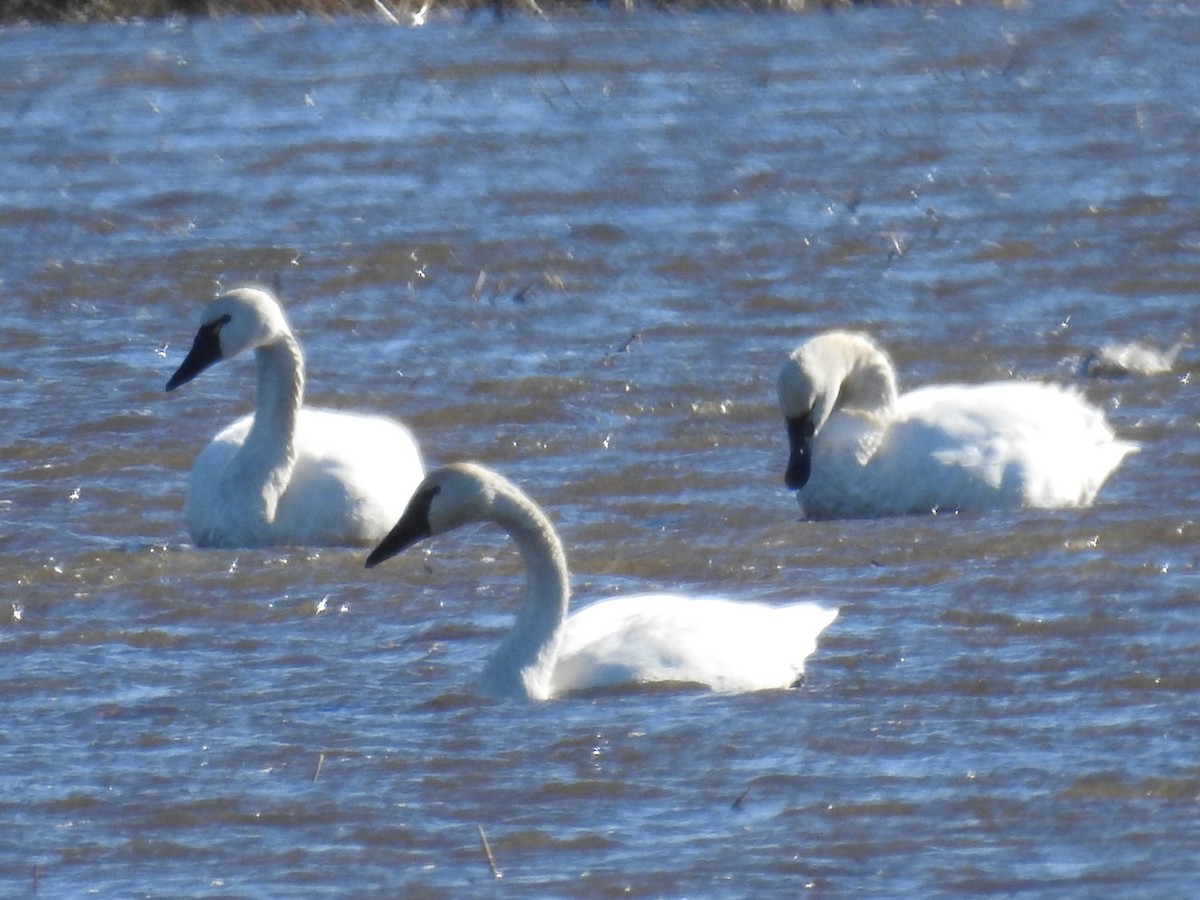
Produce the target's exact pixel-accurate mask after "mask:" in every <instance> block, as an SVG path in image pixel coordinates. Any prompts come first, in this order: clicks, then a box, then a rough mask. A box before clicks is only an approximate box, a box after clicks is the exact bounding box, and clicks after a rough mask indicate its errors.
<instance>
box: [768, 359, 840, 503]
mask: <svg viewBox="0 0 1200 900" xmlns="http://www.w3.org/2000/svg"><path fill="white" fill-rule="evenodd" d="M812 344H813V342H812V341H810V342H808V343H807V344H804V345H802V346H800V347H797V348H796V349H795V350H794V351H792V353H791V355H790V356H789V357H788V358H787V362H785V363H784V364H783V368H782V369H780V370H779V382H778V385H777V387H778V393H779V411H780V412H781V413H783V419H784V422H785V423H786V424H787V436H788V450H789V452H788V464H787V470H786V471H785V472H784V476H783V480H784V483H785V484H786V485H787V486H788V487H789V488H791V489H792V490H793V491H796V490H799V489H800V488H802V487H804V485H805V484H807V483H808V478H809V476H810V475H811V474H812V445H813V439H814V438H815V437H816V434H817V432H818V431H820V430H821V426H822V425H824V424H825V420H826V419H828V418H829V414H830V413H831V412H833V407H834V403H835V402H836V400H837V396H838V390H839V388H840V386H841V385H840V379H838V378H837V377H836V376H835V373H834V372H833V370H832V369H831V367H829V366H827V365H825V364H824V359H823V355H822V354H821V353H820V352H814V351H819V350H820V347H817V348H814V347H813V346H812ZM835 382H837V383H835Z"/></svg>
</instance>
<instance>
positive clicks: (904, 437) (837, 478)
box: [779, 332, 1137, 519]
mask: <svg viewBox="0 0 1200 900" xmlns="http://www.w3.org/2000/svg"><path fill="white" fill-rule="evenodd" d="M779 406H780V411H781V412H782V413H783V416H784V419H785V420H786V421H787V426H788V437H789V441H790V444H791V457H790V459H789V462H788V469H787V474H786V476H785V480H786V482H787V484H788V486H789V487H791V488H793V489H795V490H797V492H798V496H799V499H800V504H801V506H802V508H803V509H804V512H805V514H806V515H807V516H809V517H810V518H814V519H829V518H870V517H876V516H890V515H902V514H905V513H920V512H931V511H938V510H941V511H955V510H960V511H979V510H989V509H1016V508H1020V507H1042V508H1055V507H1072V506H1087V505H1088V504H1090V503H1091V502H1092V500H1093V499H1094V498H1095V496H1096V493H1097V491H1099V490H1100V487H1101V485H1103V484H1104V482H1105V480H1106V479H1107V478H1108V477H1109V475H1111V474H1112V472H1113V471H1114V470H1115V469H1116V468H1117V466H1119V465H1120V463H1121V460H1122V459H1124V458H1125V456H1126V454H1128V453H1130V452H1132V451H1134V450H1136V449H1137V447H1136V445H1135V444H1132V443H1128V442H1125V441H1119V440H1117V439H1116V438H1115V437H1114V435H1113V432H1112V429H1111V428H1109V426H1108V424H1107V423H1106V422H1105V420H1104V414H1103V413H1102V412H1101V411H1100V410H1099V409H1097V408H1095V407H1093V406H1091V405H1089V404H1088V403H1087V402H1086V401H1084V400H1083V399H1082V398H1081V397H1080V396H1079V395H1078V394H1076V393H1075V392H1073V391H1069V390H1066V389H1063V388H1060V387H1056V386H1052V385H1045V384H1038V383H1035V382H1019V381H1004V382H993V383H989V384H979V385H945V386H940V387H927V388H921V389H918V390H914V391H910V392H908V393H906V394H899V393H898V392H897V389H896V377H895V373H894V371H893V369H892V364H891V361H890V360H889V359H888V358H887V356H886V355H885V354H884V353H883V351H882V350H880V349H879V348H878V347H877V346H876V345H875V344H874V343H872V341H871V340H870V339H869V338H867V337H866V336H864V335H859V334H852V333H847V332H829V333H826V334H822V335H819V336H817V337H815V338H813V339H812V340H810V341H808V342H807V343H805V344H803V345H801V346H800V347H798V348H797V349H796V350H795V351H794V352H793V353H792V354H791V356H790V357H789V358H788V361H787V362H786V363H784V366H783V369H782V370H781V372H780V374H779Z"/></svg>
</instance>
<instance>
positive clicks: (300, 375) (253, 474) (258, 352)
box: [234, 334, 304, 521]
mask: <svg viewBox="0 0 1200 900" xmlns="http://www.w3.org/2000/svg"><path fill="white" fill-rule="evenodd" d="M254 357H255V361H256V363H257V366H258V399H257V405H256V407H255V410H254V424H253V425H251V426H250V433H249V434H248V435H246V441H245V443H244V444H242V447H241V449H240V450H239V451H238V454H237V460H236V463H235V464H234V467H235V468H236V469H237V471H238V473H239V480H240V481H241V483H242V484H243V485H245V486H247V487H250V486H254V485H260V486H261V487H262V489H263V491H264V500H265V502H266V505H267V520H268V521H271V520H272V519H274V514H275V504H276V503H277V502H278V499H279V495H280V494H282V493H283V489H284V488H285V487H287V483H288V480H289V479H290V478H291V474H292V469H293V467H294V466H295V464H296V448H295V437H296V422H297V419H298V418H299V415H300V407H301V405H302V404H303V402H304V358H303V356H302V355H301V353H300V346H299V345H298V344H297V343H296V339H295V338H293V337H292V335H291V334H283V335H280V336H279V337H278V338H277V339H276V340H274V341H272V342H270V343H268V344H263V345H261V346H259V347H257V348H256V349H255V351H254Z"/></svg>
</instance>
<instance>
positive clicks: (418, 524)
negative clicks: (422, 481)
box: [366, 485, 441, 569]
mask: <svg viewBox="0 0 1200 900" xmlns="http://www.w3.org/2000/svg"><path fill="white" fill-rule="evenodd" d="M440 490H441V488H440V487H438V486H437V485H433V486H432V487H423V488H418V490H417V492H416V493H415V494H413V496H412V499H411V500H409V501H408V506H407V507H406V508H405V510H404V515H402V516H401V517H400V521H399V522H397V523H396V526H395V527H394V528H393V529H392V530H391V531H389V532H388V533H387V537H385V538H384V539H383V540H382V541H380V542H379V546H378V547H376V548H375V549H374V550H372V551H371V555H370V556H368V557H367V563H366V565H367V568H368V569H373V568H375V567H376V566H377V565H379V564H380V563H381V562H383V561H384V560H385V559H391V558H392V557H393V556H395V555H396V554H397V553H402V552H404V551H405V550H407V549H408V548H409V547H411V546H412V545H413V544H416V543H419V542H420V541H423V540H425V538H427V537H429V536H430V535H431V534H433V530H432V529H431V528H430V526H429V504H430V503H432V502H433V498H434V496H435V495H436V494H437V492H438V491H440Z"/></svg>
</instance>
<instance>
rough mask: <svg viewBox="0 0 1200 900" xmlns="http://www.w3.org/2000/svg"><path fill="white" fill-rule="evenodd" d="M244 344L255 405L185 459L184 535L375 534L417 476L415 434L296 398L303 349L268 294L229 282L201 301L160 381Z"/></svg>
mask: <svg viewBox="0 0 1200 900" xmlns="http://www.w3.org/2000/svg"><path fill="white" fill-rule="evenodd" d="M247 350H253V351H254V355H255V359H256V361H257V364H258V405H257V408H256V409H255V411H254V413H253V414H252V415H248V416H245V417H243V418H241V419H238V420H237V421H236V422H234V423H233V424H232V425H230V426H229V427H227V428H225V429H224V430H223V431H221V432H220V433H219V434H218V435H217V436H216V437H215V438H213V440H212V442H211V443H209V445H208V446H207V447H205V448H204V450H203V451H201V453H200V455H199V456H198V457H197V458H196V462H195V465H193V467H192V472H191V476H190V478H189V481H188V492H187V502H186V504H185V509H184V513H185V517H186V519H187V523H188V530H189V532H190V533H191V535H192V539H193V540H194V541H195V542H196V543H197V545H199V546H201V547H267V546H279V545H292V546H310V547H334V546H341V547H349V546H363V545H370V544H372V543H374V542H376V541H378V540H379V539H380V538H381V537H382V536H383V535H385V534H387V532H388V529H389V528H390V527H391V525H392V524H393V523H394V522H395V521H396V517H397V516H399V515H400V514H401V513H402V512H403V511H404V507H405V504H407V502H408V499H409V497H411V496H412V492H413V489H414V488H415V487H416V486H417V484H418V483H419V482H420V480H421V477H422V475H423V474H424V469H423V467H422V465H421V457H420V453H419V452H418V450H417V445H416V442H415V441H414V440H413V437H412V434H411V433H410V432H409V431H408V429H406V428H405V427H404V426H402V425H400V424H399V423H397V422H394V421H392V420H391V419H387V418H384V417H382V416H369V415H361V414H356V413H346V412H335V411H332V410H322V409H313V408H309V407H304V406H303V401H304V360H303V356H302V355H301V353H300V347H299V345H298V344H297V343H296V339H295V337H294V336H293V335H292V331H291V329H290V328H289V327H288V323H287V319H286V318H285V317H284V314H283V310H282V309H280V307H279V303H278V302H277V301H276V300H275V298H274V297H273V296H272V295H271V294H270V293H268V292H267V291H265V290H260V289H258V288H237V289H235V290H231V291H229V292H227V293H224V294H222V295H221V296H219V297H217V298H216V299H215V300H214V301H212V303H210V304H209V305H208V307H207V308H206V309H205V310H204V313H203V315H202V317H201V324H200V330H199V331H198V332H197V333H196V338H195V340H194V342H193V343H192V349H191V351H190V352H189V353H188V355H187V357H186V358H185V359H184V361H183V363H182V364H181V365H180V366H179V368H178V370H176V372H175V374H174V375H172V376H171V380H170V381H168V382H167V390H168V391H172V390H174V389H175V388H177V387H179V386H180V385H181V384H186V383H187V382H189V381H191V380H192V379H193V378H195V377H196V376H197V375H199V374H200V373H201V372H203V371H204V370H205V369H207V368H208V367H209V366H211V365H212V364H213V363H215V362H217V361H219V360H222V359H226V358H229V357H233V356H236V355H237V354H239V353H242V352H244V351H247Z"/></svg>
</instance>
